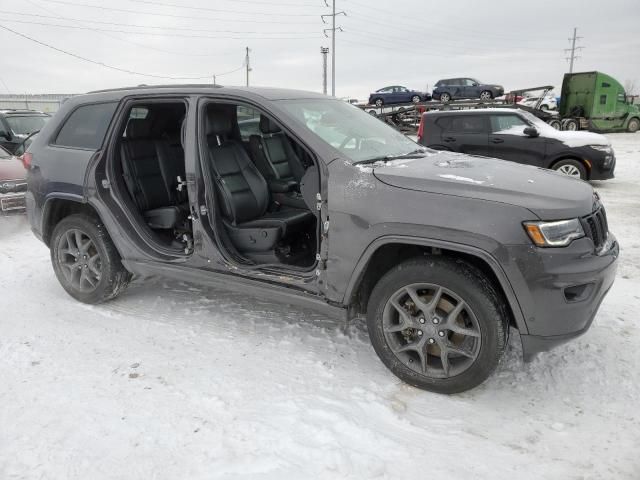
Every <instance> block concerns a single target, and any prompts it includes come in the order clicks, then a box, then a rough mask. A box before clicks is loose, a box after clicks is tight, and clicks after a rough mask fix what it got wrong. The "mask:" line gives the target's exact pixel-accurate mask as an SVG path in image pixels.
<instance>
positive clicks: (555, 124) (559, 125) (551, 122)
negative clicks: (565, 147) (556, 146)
mask: <svg viewBox="0 0 640 480" xmlns="http://www.w3.org/2000/svg"><path fill="white" fill-rule="evenodd" d="M549 126H550V127H552V128H555V129H556V130H562V123H561V122H560V120H549Z"/></svg>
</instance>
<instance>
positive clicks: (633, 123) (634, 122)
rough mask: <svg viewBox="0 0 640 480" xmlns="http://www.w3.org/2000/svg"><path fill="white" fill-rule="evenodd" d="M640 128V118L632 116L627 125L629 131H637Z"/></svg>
mask: <svg viewBox="0 0 640 480" xmlns="http://www.w3.org/2000/svg"><path fill="white" fill-rule="evenodd" d="M638 130H640V119H638V118H632V119H631V120H629V125H627V131H628V132H630V133H636V132H637V131H638Z"/></svg>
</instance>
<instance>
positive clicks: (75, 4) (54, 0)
mask: <svg viewBox="0 0 640 480" xmlns="http://www.w3.org/2000/svg"><path fill="white" fill-rule="evenodd" d="M41 1H45V2H49V3H58V4H61V5H70V6H73V7H85V8H94V9H99V10H104V11H111V12H123V13H135V14H138V15H153V16H157V17H168V18H187V19H190V20H208V21H214V22H220V21H223V22H244V23H268V24H270V25H271V24H286V25H290V24H291V22H284V21H279V20H250V19H236V18H233V19H229V18H213V17H203V16H200V15H199V16H193V15H177V14H171V13H160V12H144V11H141V10H131V9H128V8H115V7H103V6H102V5H89V4H87V3H78V2H68V1H65V0H41ZM295 23H296V25H316V23H315V22H300V21H298V20H296V21H295Z"/></svg>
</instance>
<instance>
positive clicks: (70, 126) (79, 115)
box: [53, 102, 118, 150]
mask: <svg viewBox="0 0 640 480" xmlns="http://www.w3.org/2000/svg"><path fill="white" fill-rule="evenodd" d="M117 105H118V104H117V103H116V102H109V103H94V104H91V105H83V106H81V107H78V108H76V109H75V110H74V111H73V113H71V115H69V116H68V117H67V119H66V120H65V122H64V124H63V125H62V128H61V129H60V131H59V132H58V135H57V136H56V139H55V141H54V142H53V143H54V145H58V146H61V147H72V148H82V149H86V150H97V149H98V148H99V147H100V145H102V141H103V140H104V136H105V133H106V132H107V128H108V127H109V123H110V122H111V118H112V117H113V112H115V110H116V107H117Z"/></svg>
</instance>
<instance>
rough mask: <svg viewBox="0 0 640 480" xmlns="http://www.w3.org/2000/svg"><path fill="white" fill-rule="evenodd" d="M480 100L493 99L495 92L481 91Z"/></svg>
mask: <svg viewBox="0 0 640 480" xmlns="http://www.w3.org/2000/svg"><path fill="white" fill-rule="evenodd" d="M479 98H480V100H485V101H486V100H491V99H493V94H492V93H491V92H490V91H489V90H483V91H482V92H480V97H479Z"/></svg>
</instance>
